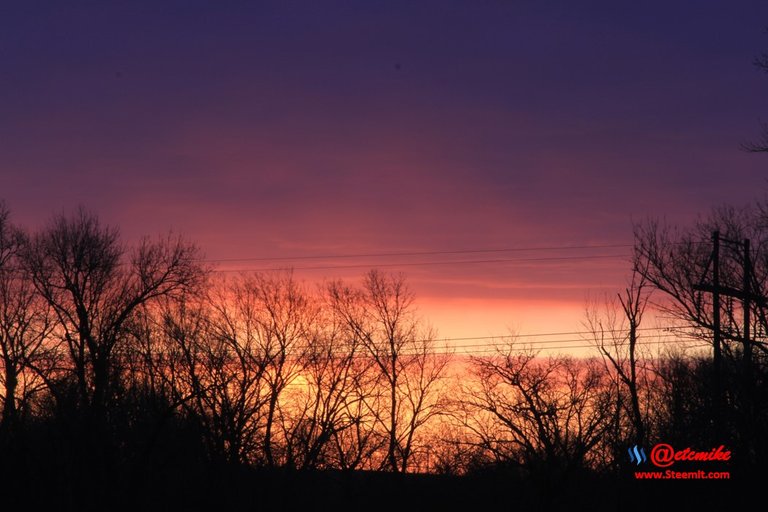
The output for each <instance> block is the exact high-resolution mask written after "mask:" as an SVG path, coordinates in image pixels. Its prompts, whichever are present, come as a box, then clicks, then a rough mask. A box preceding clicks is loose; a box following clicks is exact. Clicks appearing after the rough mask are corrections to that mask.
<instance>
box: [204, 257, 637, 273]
mask: <svg viewBox="0 0 768 512" xmlns="http://www.w3.org/2000/svg"><path fill="white" fill-rule="evenodd" d="M626 257H627V255H626V254H601V255H593V256H553V257H543V258H499V259H488V260H458V261H424V262H403V263H379V264H375V263H365V264H362V263H361V264H354V265H323V266H309V267H273V268H234V269H214V270H212V272H275V271H290V270H337V269H346V268H384V267H416V266H431V265H462V264H477V263H511V262H521V263H525V262H534V261H568V260H571V261H576V260H597V259H623V258H626Z"/></svg>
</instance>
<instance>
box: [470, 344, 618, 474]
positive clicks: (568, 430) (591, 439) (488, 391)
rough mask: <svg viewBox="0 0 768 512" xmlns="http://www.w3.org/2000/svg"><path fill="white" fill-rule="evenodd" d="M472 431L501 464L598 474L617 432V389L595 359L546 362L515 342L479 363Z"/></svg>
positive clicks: (473, 389) (558, 358)
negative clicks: (609, 434)
mask: <svg viewBox="0 0 768 512" xmlns="http://www.w3.org/2000/svg"><path fill="white" fill-rule="evenodd" d="M473 368H474V370H473V373H474V377H475V378H474V380H473V381H472V383H471V384H470V385H468V386H467V387H466V388H465V391H464V400H465V404H466V406H467V408H466V410H465V413H466V416H465V420H464V422H465V425H466V427H467V428H468V429H469V430H470V432H472V433H473V434H474V436H475V438H476V443H478V445H479V446H481V447H483V448H484V449H485V450H487V451H489V452H491V453H492V454H493V456H494V457H495V458H496V459H497V460H498V461H502V462H505V461H510V462H514V463H517V464H521V465H523V466H524V467H526V468H528V469H529V470H536V471H541V472H543V473H545V474H547V473H548V474H556V475H557V474H567V473H569V472H571V471H574V470H579V469H584V468H587V467H591V466H592V464H593V462H595V460H599V459H595V458H594V454H593V453H592V451H593V449H595V448H596V447H598V446H599V445H600V443H601V442H602V440H603V436H604V434H605V432H606V431H607V430H608V429H609V428H610V426H611V418H612V410H613V407H612V403H613V402H614V400H615V398H614V397H613V396H612V391H611V390H612V387H611V386H610V382H609V381H608V378H607V374H606V372H605V370H603V369H602V368H601V365H600V363H599V362H598V361H596V360H593V359H581V360H579V359H574V358H570V357H565V356H549V357H539V356H538V354H537V353H536V352H533V351H530V350H521V349H518V347H517V346H516V345H515V344H514V343H510V344H509V346H508V347H507V350H506V352H504V353H499V354H498V355H496V356H490V357H475V358H473Z"/></svg>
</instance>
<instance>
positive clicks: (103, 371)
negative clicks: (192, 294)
mask: <svg viewBox="0 0 768 512" xmlns="http://www.w3.org/2000/svg"><path fill="white" fill-rule="evenodd" d="M197 259H198V252H197V250H196V249H195V247H194V246H193V245H190V244H188V243H186V242H184V241H183V240H182V239H181V238H180V237H171V236H168V237H165V238H162V239H160V240H158V241H156V242H151V241H149V240H148V239H144V240H142V241H141V243H140V244H139V246H138V247H137V248H136V249H135V250H133V251H131V252H130V253H129V252H127V251H126V249H125V248H124V247H123V246H122V244H121V243H120V240H119V236H118V231H117V229H115V228H111V227H107V226H102V224H101V223H100V222H99V220H98V218H97V217H96V216H95V215H94V214H92V213H89V212H87V211H86V210H84V209H83V208H80V209H79V210H77V211H76V212H75V213H74V214H73V215H71V216H66V215H59V216H57V217H55V218H54V219H53V221H52V222H51V223H50V224H49V226H48V227H47V228H46V229H44V230H43V231H42V232H40V233H38V234H36V235H35V236H33V237H32V238H31V240H30V241H29V243H28V244H27V245H26V247H25V249H24V251H23V258H22V261H23V263H24V267H25V269H26V270H27V271H28V272H29V273H30V274H31V276H32V281H33V282H34V285H35V288H36V289H37V291H38V293H40V295H41V296H42V297H43V298H44V299H45V300H46V301H47V303H48V304H49V305H50V306H51V308H52V309H53V311H54V313H55V315H56V318H57V320H58V322H57V324H58V325H57V328H58V329H60V330H61V335H62V337H63V339H64V341H65V343H66V346H67V350H68V355H69V358H70V361H71V363H72V368H73V372H74V375H75V377H76V385H77V392H78V396H79V400H80V403H81V405H83V406H86V407H88V408H89V409H90V410H91V411H92V412H93V413H95V414H96V417H99V416H101V415H103V413H104V411H105V410H106V408H107V405H108V403H109V402H110V400H111V398H112V396H113V395H112V394H113V392H114V391H115V390H114V384H115V383H116V382H117V381H118V380H119V376H118V375H117V372H116V367H115V361H114V357H113V356H114V353H115V349H116V347H117V346H118V345H120V344H121V343H123V342H124V340H125V339H126V326H127V323H128V320H129V318H130V317H131V315H132V314H133V313H134V311H135V310H136V309H137V308H138V307H139V306H141V305H142V304H145V303H147V302H149V301H152V300H154V299H157V298H159V297H163V296H169V295H173V294H176V293H180V292H181V291H183V290H184V289H185V288H186V287H189V286H192V285H194V284H195V283H196V282H197V280H198V279H199V278H200V276H201V274H202V271H201V268H200V265H199V264H198V263H197V261H196V260H197Z"/></svg>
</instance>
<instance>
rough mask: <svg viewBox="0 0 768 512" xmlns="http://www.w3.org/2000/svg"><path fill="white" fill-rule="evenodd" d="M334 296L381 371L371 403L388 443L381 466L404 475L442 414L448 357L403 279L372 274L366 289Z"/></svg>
mask: <svg viewBox="0 0 768 512" xmlns="http://www.w3.org/2000/svg"><path fill="white" fill-rule="evenodd" d="M331 293H332V294H333V295H334V296H335V297H336V300H335V301H334V303H335V304H336V306H337V307H338V308H339V310H338V311H339V313H340V314H341V315H342V317H343V318H344V319H345V321H346V323H347V325H348V327H349V329H350V330H351V331H352V332H353V333H354V335H355V336H356V337H357V338H358V339H359V340H360V343H362V345H363V346H364V347H365V349H366V354H367V357H370V358H371V360H372V361H373V365H374V367H375V369H376V382H375V391H376V392H375V393H374V394H373V395H372V396H369V397H367V403H368V407H369V409H370V410H371V412H372V414H373V415H374V417H375V421H376V424H377V425H378V427H380V428H381V429H382V433H383V435H384V437H385V439H386V450H385V455H384V458H383V460H382V462H381V467H382V468H384V469H387V470H389V471H394V472H405V471H407V470H408V465H409V462H410V461H411V457H412V456H413V453H414V448H415V443H416V440H417V438H416V435H417V433H418V432H419V431H420V430H421V428H422V427H423V426H424V425H425V424H426V423H427V422H428V421H429V420H430V419H431V418H433V417H435V416H437V415H439V414H441V413H442V411H443V405H444V404H443V400H442V397H441V394H440V389H439V379H440V378H441V376H442V375H443V374H444V372H445V369H446V367H447V364H448V360H449V358H448V356H447V355H445V356H440V355H436V354H435V353H434V347H435V343H434V334H433V333H432V332H431V331H430V330H429V329H424V328H422V326H421V324H420V322H419V320H418V319H417V317H416V316H415V310H414V304H413V301H414V297H413V294H412V292H411V291H410V290H409V289H408V287H407V285H406V283H405V279H404V278H403V276H386V275H383V274H381V273H379V272H378V271H375V270H373V271H371V272H369V273H368V274H367V275H366V276H365V280H364V283H363V286H362V289H360V290H356V291H355V290H350V289H348V288H345V287H344V286H343V285H341V284H339V283H337V284H336V285H335V286H334V288H332V290H331Z"/></svg>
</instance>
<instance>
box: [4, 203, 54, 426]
mask: <svg viewBox="0 0 768 512" xmlns="http://www.w3.org/2000/svg"><path fill="white" fill-rule="evenodd" d="M23 240H24V234H23V233H22V232H21V231H20V230H19V229H17V228H15V227H14V226H13V225H11V223H10V220H9V211H8V209H7V208H6V207H5V205H4V204H3V203H2V202H0V363H1V364H2V373H0V386H1V387H2V389H3V394H2V396H0V402H2V417H1V418H0V434H2V433H3V432H9V431H11V430H12V429H13V428H14V427H15V426H16V425H17V424H18V422H19V420H20V415H21V414H22V413H23V412H25V411H26V409H27V407H28V405H29V399H30V397H31V396H32V395H33V394H34V393H36V392H37V391H39V390H41V388H42V386H43V379H41V376H42V377H45V376H46V374H44V373H43V374H42V375H41V374H37V373H35V372H34V371H33V368H35V369H37V370H38V371H41V370H43V369H44V368H46V366H45V365H44V364H42V359H43V357H44V356H45V355H46V354H45V351H46V347H45V346H44V342H45V341H46V339H47V336H48V335H49V334H50V325H51V321H50V316H49V310H48V307H47V305H46V304H44V303H42V301H40V299H39V297H38V296H37V294H36V293H35V290H34V287H33V285H32V282H31V280H30V276H29V274H28V273H27V272H26V271H25V269H24V268H22V267H21V265H20V262H19V252H20V250H21V247H22V245H23Z"/></svg>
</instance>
